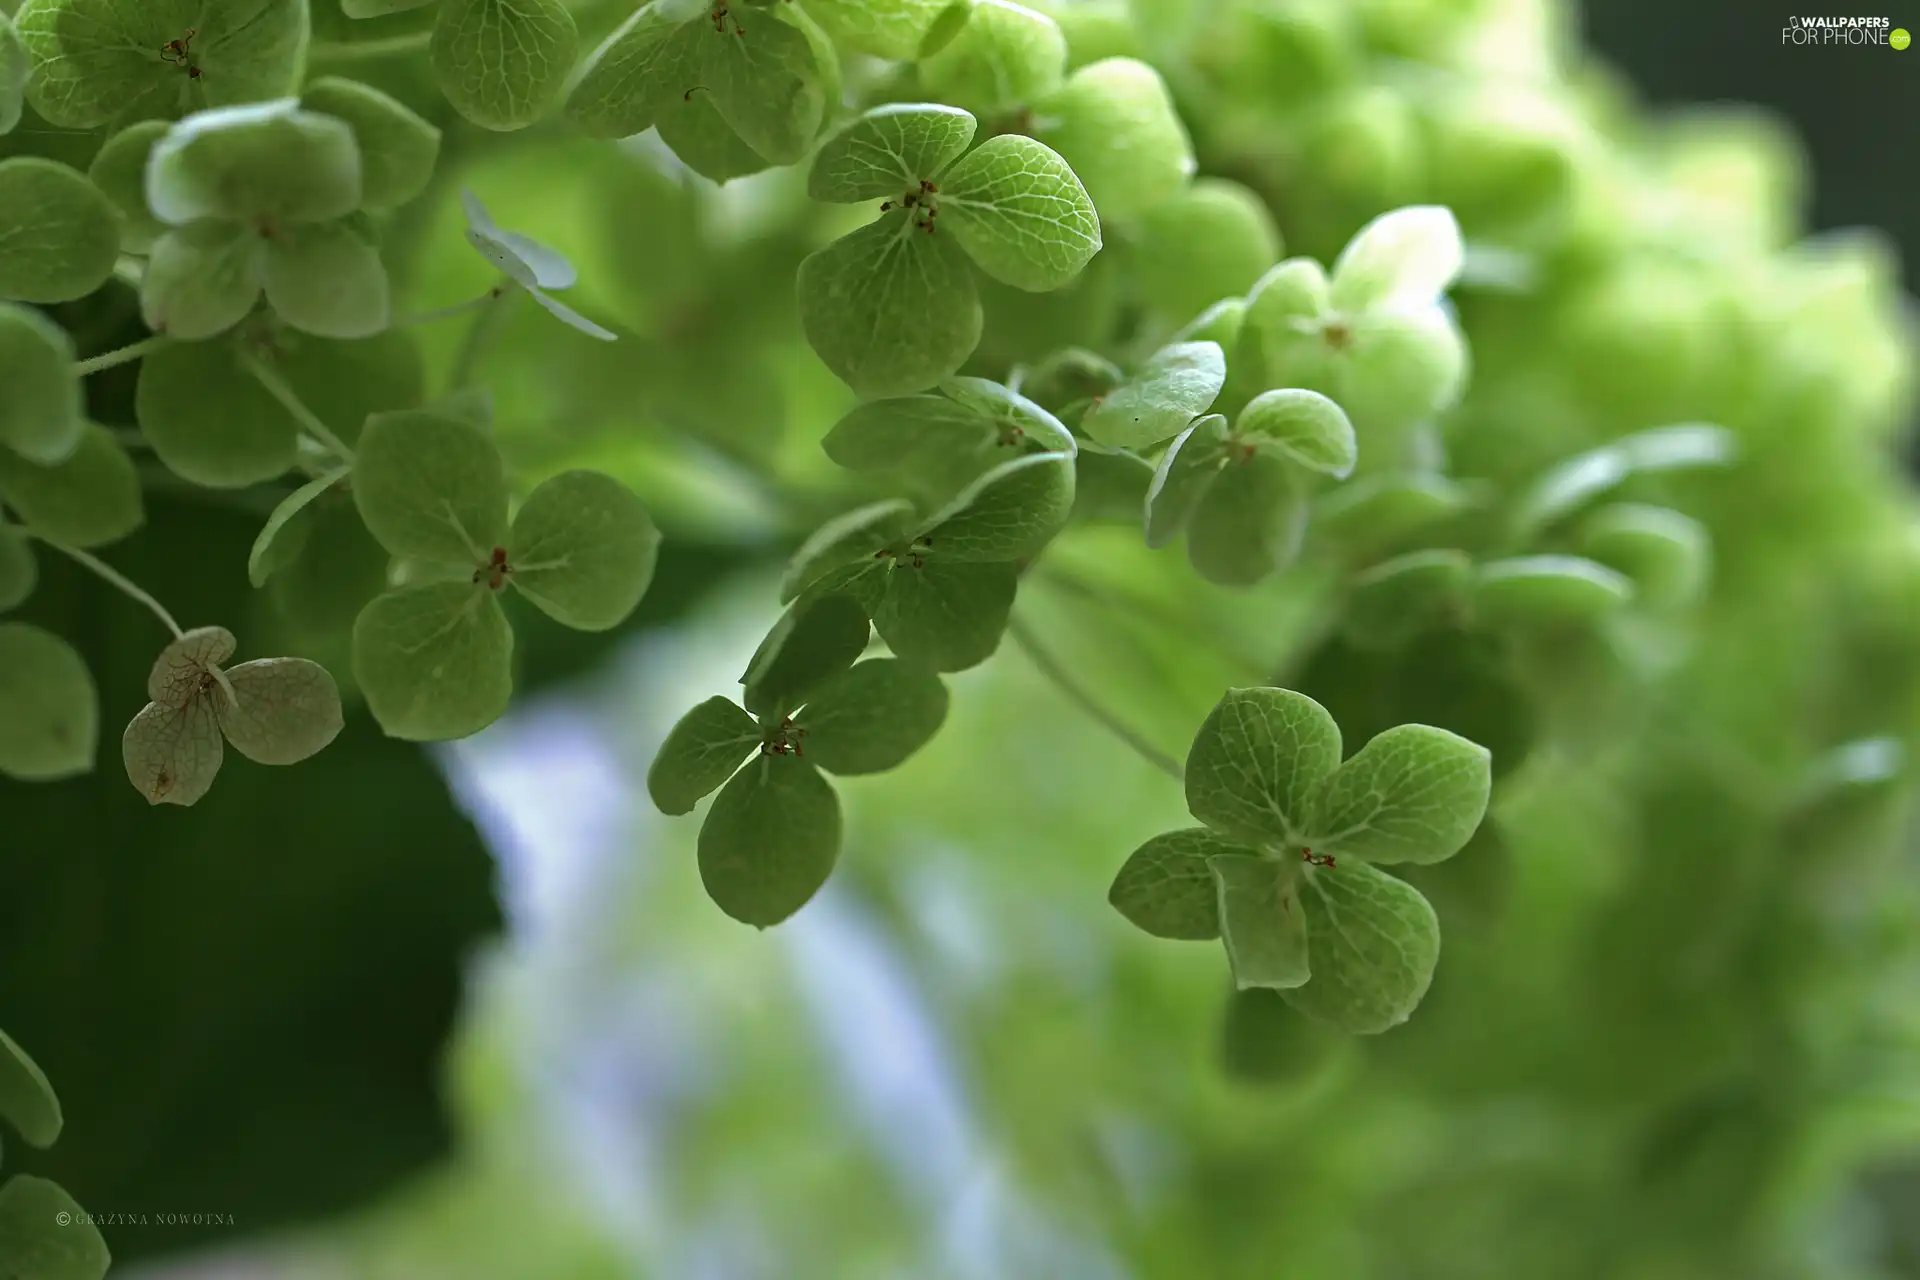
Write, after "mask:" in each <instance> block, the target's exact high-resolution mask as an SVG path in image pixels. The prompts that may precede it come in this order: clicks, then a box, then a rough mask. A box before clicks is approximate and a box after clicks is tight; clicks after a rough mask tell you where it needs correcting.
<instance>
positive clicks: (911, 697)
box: [797, 658, 948, 775]
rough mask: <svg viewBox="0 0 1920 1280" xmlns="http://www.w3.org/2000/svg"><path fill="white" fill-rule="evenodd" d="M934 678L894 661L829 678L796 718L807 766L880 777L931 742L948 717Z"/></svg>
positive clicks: (870, 664)
mask: <svg viewBox="0 0 1920 1280" xmlns="http://www.w3.org/2000/svg"><path fill="white" fill-rule="evenodd" d="M947 702H948V698H947V686H946V685H945V684H943V683H942V682H941V680H940V677H939V676H936V675H934V674H933V673H932V672H930V671H928V670H926V669H925V668H923V667H918V666H915V665H913V664H912V663H908V662H902V661H901V660H899V659H898V658H873V659H870V660H869V661H866V662H861V663H857V664H855V665H854V666H852V667H850V668H848V669H847V670H846V671H843V672H841V673H840V674H839V675H837V676H834V677H833V678H832V679H830V680H828V681H827V682H826V683H824V684H822V685H821V686H820V687H819V688H817V689H815V690H814V691H813V693H812V695H811V696H810V697H808V698H807V705H806V709H805V710H803V711H802V712H801V713H800V715H799V716H798V717H797V723H798V726H799V729H800V733H801V738H800V750H801V754H802V755H803V756H804V757H805V758H806V760H807V762H808V763H809V764H812V765H814V766H816V767H817V768H821V769H825V770H826V771H827V772H828V773H837V774H843V775H852V774H863V773H885V772H886V771H887V770H889V769H896V768H898V767H899V766H900V765H902V764H904V763H906V760H907V758H908V757H909V756H911V755H912V754H913V753H914V752H916V751H918V750H919V749H920V748H921V747H924V746H925V745H926V744H927V743H928V742H929V741H931V740H932V738H933V735H934V734H936V733H938V732H939V731H940V726H941V725H942V724H943V723H945V721H946V718H947Z"/></svg>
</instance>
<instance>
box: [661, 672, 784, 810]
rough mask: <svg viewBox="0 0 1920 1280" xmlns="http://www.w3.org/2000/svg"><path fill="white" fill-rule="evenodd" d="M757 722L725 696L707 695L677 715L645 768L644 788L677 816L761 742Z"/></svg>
mask: <svg viewBox="0 0 1920 1280" xmlns="http://www.w3.org/2000/svg"><path fill="white" fill-rule="evenodd" d="M760 741H761V734H760V726H759V725H758V724H755V723H754V720H753V717H752V716H750V715H748V714H747V713H746V712H744V711H742V710H741V709H740V708H739V707H737V706H735V705H734V703H733V701H732V700H731V699H728V698H720V697H714V698H708V699H707V700H706V701H705V702H703V703H701V704H700V705H699V706H697V707H695V708H694V709H693V710H691V711H689V712H687V714H686V715H684V716H681V717H680V722H679V723H678V724H676V725H674V726H673V728H672V729H671V730H670V731H669V732H668V734H667V739H666V741H665V742H662V743H661V744H660V750H659V753H658V754H656V755H655V756H654V757H653V764H652V765H651V766H649V767H648V769H647V794H648V795H649V796H651V797H653V803H654V806H655V807H656V808H658V809H659V810H660V812H662V813H665V814H669V815H673V816H678V815H680V814H683V813H692V812H693V807H694V806H695V805H697V804H699V803H700V801H701V800H702V799H704V798H705V797H706V796H707V795H708V794H709V793H711V792H712V791H714V790H715V789H717V788H718V787H720V786H721V785H722V784H723V783H725V782H726V780H727V779H728V778H731V777H732V776H733V774H734V771H735V770H736V769H738V768H739V767H740V762H741V761H742V760H744V759H746V756H747V753H748V752H749V751H752V750H754V749H755V748H756V747H758V746H759V745H760Z"/></svg>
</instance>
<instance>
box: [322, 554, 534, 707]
mask: <svg viewBox="0 0 1920 1280" xmlns="http://www.w3.org/2000/svg"><path fill="white" fill-rule="evenodd" d="M353 674H354V678H355V679H356V680H357V681H358V682H359V685H360V691H361V692H362V693H363V694H365V695H366V699H367V708H368V709H369V710H370V711H372V712H373V718H374V719H375V720H378V721H379V722H380V727H381V728H382V729H384V730H386V732H387V735H388V736H389V737H393V738H407V739H411V740H413V741H416V742H439V741H445V740H447V739H450V738H464V737H466V736H467V735H469V734H473V733H478V732H480V730H482V729H484V728H486V727H487V726H488V725H490V724H492V723H493V722H494V721H495V720H498V719H499V718H500V717H501V715H502V714H503V713H504V712H505V711H506V709H507V703H508V702H509V701H511V700H512V697H513V628H512V627H510V626H508V625H507V619H506V615H505V614H503V613H502V612H501V611H500V605H499V603H498V602H497V601H496V600H495V599H494V598H493V593H492V592H491V591H489V590H488V589H487V587H486V586H485V585H476V584H474V583H469V582H435V583H429V584H427V585H426V586H419V587H401V588H400V589H399V590H397V591H389V592H388V593H386V594H385V595H382V596H378V597H376V598H375V599H374V600H373V602H372V603H371V604H369V605H368V606H367V607H366V608H365V609H363V610H361V612H360V616H359V618H358V619H356V620H355V622H354V624H353Z"/></svg>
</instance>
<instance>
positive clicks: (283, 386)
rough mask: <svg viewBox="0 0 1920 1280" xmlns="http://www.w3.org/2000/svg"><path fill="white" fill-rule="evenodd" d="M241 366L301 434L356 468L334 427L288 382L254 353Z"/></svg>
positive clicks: (243, 356) (245, 356) (246, 354)
mask: <svg viewBox="0 0 1920 1280" xmlns="http://www.w3.org/2000/svg"><path fill="white" fill-rule="evenodd" d="M240 364H241V366H242V367H243V368H245V369H246V371H247V372H248V373H250V374H252V375H253V379H254V381H255V382H258V383H259V384H260V385H261V386H263V387H265V388H266V390H267V394H268V395H270V396H272V397H273V398H274V399H275V400H278V401H279V402H280V407H281V408H283V409H285V410H286V411H287V412H288V413H290V414H292V415H293V420H294V421H295V422H298V423H299V424H300V429H301V430H303V431H305V432H306V433H307V434H308V435H310V436H312V437H313V438H314V439H315V440H318V441H319V442H320V443H321V444H323V445H325V446H326V447H327V448H329V449H331V450H333V452H334V453H335V454H336V455H338V457H339V458H340V460H341V461H342V462H344V463H346V464H347V465H348V466H352V465H353V450H351V449H349V448H348V447H347V446H346V444H345V443H344V442H343V441H342V440H341V439H340V437H339V436H336V435H334V434H333V428H332V427H329V426H328V425H327V424H326V423H324V422H322V421H320V415H319V414H317V413H315V412H314V411H313V410H311V409H309V408H307V406H306V404H305V402H303V401H302V400H301V399H300V397H299V396H298V395H297V394H295V392H294V390H293V388H292V387H290V386H288V385H287V380H286V379H285V378H283V377H281V376H280V375H279V374H278V373H276V372H275V371H274V370H272V369H269V368H267V366H266V365H264V364H262V363H260V359H259V357H258V356H255V355H253V354H252V353H251V352H245V351H243V352H241V353H240Z"/></svg>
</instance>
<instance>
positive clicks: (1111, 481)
mask: <svg viewBox="0 0 1920 1280" xmlns="http://www.w3.org/2000/svg"><path fill="white" fill-rule="evenodd" d="M1073 470H1074V479H1073V518H1074V519H1075V520H1081V521H1097V522H1106V523H1113V524H1126V525H1138V524H1139V523H1140V517H1141V513H1142V512H1143V511H1145V510H1146V505H1147V491H1148V490H1149V489H1151V488H1152V487H1153V475H1154V468H1153V464H1152V463H1151V462H1148V461H1147V460H1146V459H1145V458H1143V457H1141V456H1140V455H1139V454H1137V453H1129V452H1127V451H1126V450H1125V449H1107V448H1106V447H1105V446H1103V445H1097V444H1092V443H1088V444H1086V445H1084V446H1082V448H1081V449H1080V452H1079V453H1078V454H1076V455H1075V456H1074V460H1073Z"/></svg>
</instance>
